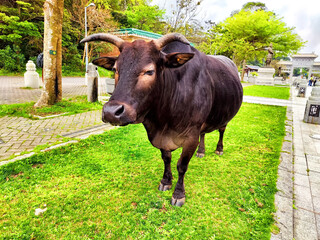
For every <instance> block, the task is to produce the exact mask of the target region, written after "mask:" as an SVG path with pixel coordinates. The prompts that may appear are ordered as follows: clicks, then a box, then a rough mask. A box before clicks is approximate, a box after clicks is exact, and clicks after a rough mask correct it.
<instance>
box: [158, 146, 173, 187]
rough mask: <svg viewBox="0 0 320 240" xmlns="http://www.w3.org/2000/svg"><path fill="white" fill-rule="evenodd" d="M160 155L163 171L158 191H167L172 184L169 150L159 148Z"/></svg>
mask: <svg viewBox="0 0 320 240" xmlns="http://www.w3.org/2000/svg"><path fill="white" fill-rule="evenodd" d="M161 157H162V160H163V163H164V173H163V177H162V180H161V182H160V185H159V190H160V191H167V190H169V189H171V186H172V173H171V152H170V151H165V150H162V149H161Z"/></svg>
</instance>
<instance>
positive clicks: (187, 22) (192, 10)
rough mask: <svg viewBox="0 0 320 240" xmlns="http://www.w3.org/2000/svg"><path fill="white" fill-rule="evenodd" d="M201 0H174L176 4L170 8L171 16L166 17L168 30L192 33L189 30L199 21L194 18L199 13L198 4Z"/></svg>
mask: <svg viewBox="0 0 320 240" xmlns="http://www.w3.org/2000/svg"><path fill="white" fill-rule="evenodd" d="M202 1H203V0H176V6H175V8H174V9H173V10H172V16H171V18H169V19H168V22H169V29H168V31H169V32H181V33H183V34H184V35H185V36H189V35H193V34H194V31H190V30H192V29H194V28H196V26H200V25H201V24H200V22H199V20H198V19H196V16H198V15H199V6H200V4H201V2H202Z"/></svg>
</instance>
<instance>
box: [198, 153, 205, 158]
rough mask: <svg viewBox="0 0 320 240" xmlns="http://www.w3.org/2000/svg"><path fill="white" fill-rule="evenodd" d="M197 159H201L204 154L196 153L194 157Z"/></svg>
mask: <svg viewBox="0 0 320 240" xmlns="http://www.w3.org/2000/svg"><path fill="white" fill-rule="evenodd" d="M196 156H197V157H198V158H203V157H204V153H197V155H196Z"/></svg>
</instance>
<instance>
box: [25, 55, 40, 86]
mask: <svg viewBox="0 0 320 240" xmlns="http://www.w3.org/2000/svg"><path fill="white" fill-rule="evenodd" d="M26 69H27V71H26V72H25V73H24V85H25V87H30V88H39V87H40V80H39V74H38V73H37V72H36V65H35V64H34V63H33V62H32V61H31V60H29V61H28V63H27V64H26Z"/></svg>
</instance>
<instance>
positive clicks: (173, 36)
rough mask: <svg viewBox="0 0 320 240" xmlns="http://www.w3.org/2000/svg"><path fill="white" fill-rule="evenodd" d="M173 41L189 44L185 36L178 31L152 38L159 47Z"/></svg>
mask: <svg viewBox="0 0 320 240" xmlns="http://www.w3.org/2000/svg"><path fill="white" fill-rule="evenodd" d="M173 41H179V42H182V43H186V44H190V42H189V41H188V40H187V39H186V38H185V36H183V35H182V34H180V33H169V34H166V35H164V36H163V37H161V38H159V39H157V40H154V42H155V44H156V45H157V46H158V47H159V48H163V47H164V46H165V45H167V44H168V43H170V42H173Z"/></svg>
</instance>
